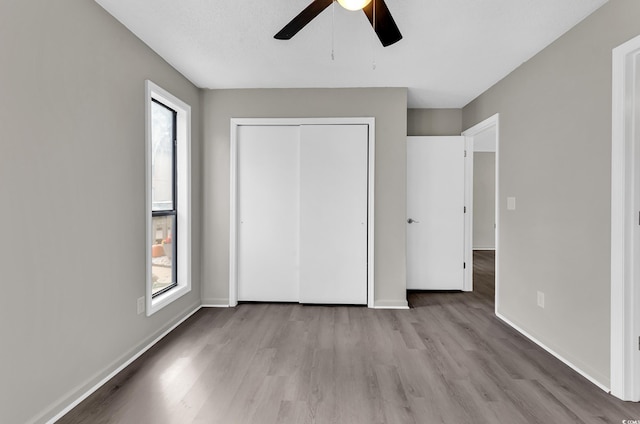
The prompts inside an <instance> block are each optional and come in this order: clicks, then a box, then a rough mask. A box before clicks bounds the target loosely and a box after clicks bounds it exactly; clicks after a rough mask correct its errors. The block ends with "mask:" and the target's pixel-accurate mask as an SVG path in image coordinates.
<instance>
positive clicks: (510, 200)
mask: <svg viewBox="0 0 640 424" xmlns="http://www.w3.org/2000/svg"><path fill="white" fill-rule="evenodd" d="M507 210H510V211H515V210H516V198H515V197H507Z"/></svg>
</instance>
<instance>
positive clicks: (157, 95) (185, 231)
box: [145, 80, 191, 316]
mask: <svg viewBox="0 0 640 424" xmlns="http://www.w3.org/2000/svg"><path fill="white" fill-rule="evenodd" d="M145 91H146V96H145V128H146V146H145V149H146V150H145V157H146V160H145V165H146V169H145V177H146V178H145V181H146V182H145V199H146V227H147V231H146V242H145V245H146V251H145V257H146V258H147V259H146V261H147V268H146V270H147V278H146V287H145V298H146V310H147V316H150V315H152V314H154V313H155V312H157V311H159V310H160V309H162V308H164V307H165V306H167V305H169V304H170V303H171V302H173V301H175V300H176V299H178V298H179V297H181V296H184V295H185V294H187V293H189V292H190V291H191V173H190V169H191V106H189V105H188V104H186V103H185V102H183V101H182V100H180V99H178V98H177V97H175V96H174V95H172V94H171V93H169V92H168V91H166V90H164V89H163V88H161V87H160V86H158V85H156V84H154V83H153V82H151V81H149V80H147V81H145ZM152 99H155V100H157V101H159V102H160V103H163V104H165V105H167V106H169V107H170V108H172V109H173V110H175V111H176V112H177V116H176V136H177V148H176V154H177V159H176V178H177V182H176V187H177V204H178V210H177V214H176V222H177V225H176V227H177V229H178V232H179V234H176V239H177V246H176V251H177V262H176V265H177V267H178V270H177V271H178V276H177V279H178V281H177V286H176V287H174V288H172V289H171V290H168V291H167V292H165V293H162V294H160V295H158V296H156V297H153V296H152V292H151V291H152V286H153V281H152V278H151V265H152V264H151V248H152V246H151V239H152V234H153V233H152V231H153V226H152V221H153V220H152V216H151V215H152V207H151V200H152V199H151V146H152V142H151V104H152Z"/></svg>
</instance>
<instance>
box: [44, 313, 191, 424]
mask: <svg viewBox="0 0 640 424" xmlns="http://www.w3.org/2000/svg"><path fill="white" fill-rule="evenodd" d="M201 308H202V306H197V307H196V308H195V309H194V310H192V311H191V312H189V313H187V315H185V316H184V318H181V319H180V320H179V321H178V322H176V323H175V324H173V325H172V326H171V327H169V328H168V329H167V330H165V331H164V332H163V333H162V334H161V335H159V336H158V337H157V338H156V339H154V340H153V341H152V342H151V343H149V344H148V345H146V346H145V347H143V348H142V349H140V350H139V351H138V352H137V353H135V354H134V355H133V356H131V357H130V358H129V359H127V360H126V361H125V362H124V363H123V364H122V365H120V366H119V367H118V368H116V369H115V370H113V371H112V372H111V373H109V375H107V376H106V377H104V378H103V379H102V380H100V381H99V382H98V383H96V384H95V385H94V386H93V387H91V388H90V389H89V390H87V391H86V392H84V393H83V394H82V395H80V396H79V397H78V398H77V399H76V400H74V401H73V402H71V403H70V404H69V405H67V406H66V407H65V408H64V409H62V410H61V411H60V412H58V413H57V414H56V415H54V416H53V417H52V418H50V419H49V420H48V421H46V424H53V423H55V422H56V421H58V420H59V419H60V418H62V417H63V416H64V415H66V414H67V413H68V412H69V411H71V410H72V409H73V408H75V407H76V406H78V405H79V404H80V402H82V401H83V400H85V399H86V398H88V397H89V396H91V395H92V394H93V393H94V392H95V391H96V390H98V389H99V388H100V387H102V386H104V385H105V384H106V383H107V382H108V381H109V380H111V379H112V378H113V377H115V376H116V375H117V374H118V373H120V371H122V370H124V369H125V368H126V367H128V366H129V365H131V363H133V361H135V360H136V359H138V358H139V357H140V356H142V355H143V354H144V353H145V352H146V351H148V350H149V349H151V348H152V347H153V346H154V345H155V344H156V343H158V342H159V341H160V340H162V339H163V338H164V337H165V336H166V335H167V334H169V333H170V332H172V331H173V330H175V329H176V328H177V327H178V326H179V325H180V324H182V323H183V322H185V321H186V320H188V319H189V318H191V316H192V315H193V314H195V313H196V312H198V311H199V310H200V309H201ZM38 421H40V419H39V418H36V419H34V420H32V421H31V422H32V423H35V422H38Z"/></svg>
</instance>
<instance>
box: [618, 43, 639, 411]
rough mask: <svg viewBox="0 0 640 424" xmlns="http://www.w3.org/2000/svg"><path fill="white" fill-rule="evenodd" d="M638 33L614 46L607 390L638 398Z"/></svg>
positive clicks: (619, 394)
mask: <svg viewBox="0 0 640 424" xmlns="http://www.w3.org/2000/svg"><path fill="white" fill-rule="evenodd" d="M639 57H640V36H638V37H635V38H633V39H632V40H630V41H628V42H626V43H624V44H622V45H621V46H619V47H617V48H615V49H613V59H612V67H613V69H612V72H613V74H612V75H613V81H612V132H611V138H612V143H611V394H612V395H613V396H616V397H618V398H620V399H622V400H629V401H640V376H639V375H638V374H640V359H639V358H638V356H639V354H638V351H637V348H636V346H637V343H638V342H637V336H638V334H639V333H640V328H635V326H636V325H637V324H634V323H636V322H638V321H639V320H640V311H639V310H638V298H637V296H638V293H636V288H635V286H636V285H637V284H638V278H639V276H638V270H637V267H638V262H637V259H635V256H636V255H637V254H636V253H635V251H636V250H638V248H640V246H638V245H637V244H638V239H637V237H638V226H637V225H636V217H637V215H636V211H637V210H638V204H637V203H638V202H639V201H640V199H639V198H638V196H637V195H636V194H635V192H636V191H637V175H638V173H639V172H640V169H639V166H638V163H637V157H638V142H637V141H636V139H637V138H638V136H639V134H638V128H637V125H638V122H637V121H638V118H637V117H636V115H637V110H636V109H637V108H638V107H639V106H640V94H639V93H638V87H636V82H635V81H636V80H637V76H638V73H639V72H640V71H639V70H638V69H637V63H638V60H639Z"/></svg>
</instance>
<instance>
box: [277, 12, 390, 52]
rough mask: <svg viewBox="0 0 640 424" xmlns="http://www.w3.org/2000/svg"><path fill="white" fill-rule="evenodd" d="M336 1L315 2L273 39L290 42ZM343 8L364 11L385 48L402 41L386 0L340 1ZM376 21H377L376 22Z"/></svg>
mask: <svg viewBox="0 0 640 424" xmlns="http://www.w3.org/2000/svg"><path fill="white" fill-rule="evenodd" d="M333 1H334V0H314V1H313V2H312V3H311V4H310V5H309V6H307V7H306V8H305V9H304V10H303V11H302V12H300V14H299V15H298V16H296V17H295V18H293V19H292V20H291V22H289V23H288V24H287V25H285V27H284V28H282V29H281V30H280V32H278V33H277V34H276V35H275V36H274V37H273V38H276V39H278V40H289V39H291V37H293V36H294V35H296V34H297V33H298V32H299V31H300V30H301V29H302V28H304V27H305V26H306V25H307V24H308V23H309V22H311V21H312V20H313V19H314V18H315V17H316V16H318V15H319V14H320V13H321V12H322V11H323V10H325V9H326V8H327V7H329V6H331V4H332V3H333ZM338 3H340V5H341V6H342V7H344V8H345V9H348V10H362V11H363V12H364V14H365V15H367V18H368V19H369V22H370V23H371V26H372V27H373V29H374V30H375V32H376V34H377V35H378V38H379V39H380V42H381V43H382V45H383V46H384V47H387V46H390V45H392V44H394V43H397V42H398V41H400V40H402V34H400V30H399V29H398V26H397V25H396V22H395V21H394V20H393V17H392V16H391V12H389V8H388V7H387V4H386V3H385V2H384V0H338ZM374 19H375V21H374Z"/></svg>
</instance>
